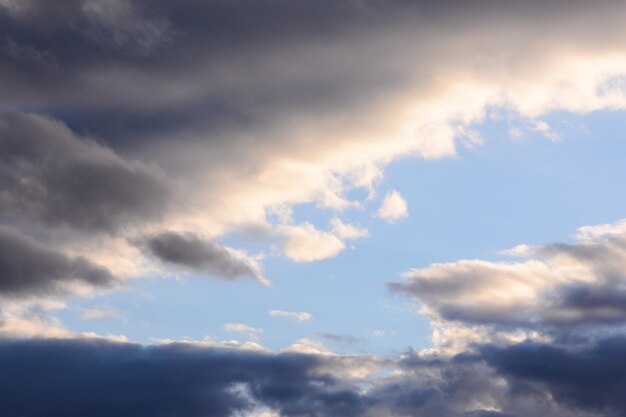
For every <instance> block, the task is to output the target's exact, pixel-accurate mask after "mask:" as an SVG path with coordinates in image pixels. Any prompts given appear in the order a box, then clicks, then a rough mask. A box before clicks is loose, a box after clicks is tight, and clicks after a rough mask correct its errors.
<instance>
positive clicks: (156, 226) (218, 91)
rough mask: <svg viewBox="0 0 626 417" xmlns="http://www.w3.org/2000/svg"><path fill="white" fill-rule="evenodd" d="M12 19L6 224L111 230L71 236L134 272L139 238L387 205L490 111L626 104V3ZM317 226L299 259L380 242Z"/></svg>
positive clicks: (139, 8) (298, 7)
mask: <svg viewBox="0 0 626 417" xmlns="http://www.w3.org/2000/svg"><path fill="white" fill-rule="evenodd" d="M0 5H1V7H0V83H1V84H2V85H3V87H4V88H3V94H2V97H0V107H2V108H3V109H5V110H6V111H8V112H9V113H8V115H5V116H3V118H4V119H5V121H4V122H3V125H2V135H3V137H4V139H3V140H4V142H2V144H3V145H2V146H3V149H2V155H3V157H4V155H10V156H7V157H4V158H3V159H2V166H3V167H7V168H6V169H5V170H2V171H1V176H0V180H1V181H2V185H3V187H2V192H1V199H0V218H2V219H3V222H5V223H7V222H18V221H19V222H22V223H29V224H28V225H27V226H29V227H34V226H35V224H39V223H41V225H40V226H41V228H43V229H46V230H38V233H41V235H42V236H43V237H44V238H47V239H51V238H50V236H49V233H50V231H49V230H47V228H57V227H59V226H63V227H68V228H71V229H77V230H82V231H87V232H89V233H84V234H86V235H90V236H91V235H92V233H91V231H93V230H99V231H106V232H108V233H113V234H114V237H115V238H116V239H111V240H109V241H106V240H104V239H101V238H97V237H94V239H96V240H97V242H88V243H86V242H85V240H86V239H87V238H86V237H85V236H81V237H80V238H76V237H75V236H65V237H64V239H62V240H63V245H64V246H72V247H73V250H77V249H75V248H76V247H82V246H89V247H90V248H92V247H93V248H95V250H94V251H92V252H93V254H94V256H96V255H97V256H100V257H102V253H103V252H108V255H107V256H108V257H109V258H111V259H114V258H115V257H116V255H117V258H118V259H119V264H131V263H133V262H135V263H136V264H140V263H142V262H144V261H145V260H144V259H141V258H138V257H136V254H131V253H130V252H123V251H122V252H120V253H117V254H115V253H113V252H114V251H115V248H117V247H121V246H123V245H117V244H116V245H114V244H111V242H120V241H124V240H125V239H127V238H129V237H133V236H135V235H137V233H139V234H140V235H141V234H146V233H151V234H153V233H159V232H162V231H164V230H193V231H197V232H198V233H201V234H202V235H205V236H211V237H219V236H221V235H223V234H225V233H228V232H229V231H232V230H233V229H236V228H237V227H240V226H241V227H243V226H245V225H249V224H267V220H268V219H267V218H268V213H269V212H270V211H271V210H272V209H273V208H275V207H277V206H280V205H283V206H287V207H289V206H291V205H294V204H300V203H315V204H316V205H317V206H318V207H323V208H330V209H332V210H337V211H340V210H343V209H346V208H349V207H354V206H357V205H358V204H359V202H355V201H350V200H349V199H348V198H347V197H346V195H347V193H346V192H347V191H348V190H350V189H351V188H354V187H364V188H366V189H368V190H369V191H370V197H371V196H372V195H373V187H374V185H375V182H376V181H377V180H379V179H380V177H381V176H382V170H383V168H384V166H385V164H387V163H389V162H390V161H392V160H394V159H395V158H398V157H401V156H407V155H414V156H421V157H424V158H438V157H444V156H451V155H454V154H455V141H456V139H458V138H459V137H461V136H464V135H465V136H468V135H469V136H472V135H471V131H470V129H469V127H470V125H471V124H474V123H480V122H481V121H483V120H484V119H485V117H486V116H487V113H488V109H492V108H505V109H508V110H510V111H511V112H514V113H517V114H519V115H520V116H522V117H525V118H528V119H529V120H533V121H534V120H540V117H542V116H543V115H544V114H546V113H547V112H550V111H553V110H566V111H576V112H588V111H593V110H597V109H604V108H611V109H620V108H624V104H625V100H624V91H623V82H622V81H623V75H624V74H625V73H626V59H624V46H623V45H624V38H626V30H625V29H624V27H623V25H622V22H621V21H619V19H617V18H616V16H620V15H621V14H622V12H623V11H624V5H623V4H621V3H620V2H609V1H607V2H602V3H601V4H600V5H598V4H596V3H594V6H593V7H592V6H590V5H589V4H587V3H585V2H582V1H580V2H578V1H577V2H574V3H571V4H569V5H568V7H567V10H563V8H562V7H559V6H560V3H559V2H558V1H548V2H536V1H529V2H525V3H524V4H523V5H512V4H511V3H508V2H499V3H497V4H489V5H487V4H486V3H484V2H481V1H469V2H461V3H458V4H457V3H455V2H431V3H424V4H422V3H419V4H413V3H410V2H404V1H389V2H380V1H377V0H366V1H364V2H347V3H345V2H344V3H337V2H333V1H327V0H324V1H315V2H312V1H311V2H309V1H305V2H297V3H293V4H291V3H290V4H285V3H284V2H270V3H269V4H265V5H263V6H260V5H259V4H257V3H256V2H254V1H250V0H244V1H241V2H226V3H224V2H219V1H207V2H201V3H200V2H192V1H179V2H176V4H173V3H171V2H164V1H160V0H157V1H135V2H132V3H128V2H122V1H117V0H116V1H108V2H104V1H97V0H85V1H79V0H72V1H65V2H62V3H59V4H55V5H54V6H51V4H50V3H49V2H46V1H41V0H31V1H27V2H14V1H9V0H4V1H2V3H0ZM243 9H245V10H246V11H247V12H246V13H241V10H243ZM252 16H253V17H252ZM555 21H558V23H556V24H555ZM435 22H436V23H435ZM598 22H602V24H601V25H600V24H598ZM433 39H436V46H435V44H434V41H433ZM530 63H532V65H531V64H530ZM25 109H26V110H28V111H30V112H32V113H28V114H23V113H19V112H23V111H24V110H25ZM34 113H41V114H47V115H48V116H46V117H43V116H35V115H34ZM55 119H58V120H60V121H62V122H63V123H64V124H62V123H60V122H55V121H54V120H55ZM539 127H541V126H539ZM544 130H545V129H544ZM84 132H87V133H89V137H91V138H96V139H97V141H98V143H96V142H94V140H90V139H87V138H86V137H85V136H84V135H83V133H84ZM468 132H470V133H468ZM18 137H20V138H21V137H24V138H26V139H24V141H23V144H25V145H26V144H27V145H28V147H27V148H28V149H26V148H24V149H22V151H20V152H26V150H28V152H27V153H26V154H19V155H18V154H16V153H15V152H17V151H18V150H19V149H21V148H19V147H16V146H17V145H16V143H21V142H19V141H18V140H17V139H16V138H18ZM7 138H8V139H7ZM42 138H46V139H45V140H44V139H42ZM383 139H384V140H383ZM7 140H8V142H7ZM4 147H6V149H5V148H4ZM55 150H56V151H55ZM44 155H45V157H44ZM173 184H175V186H173ZM392 213H400V212H397V211H393V210H392ZM397 215H399V214H397ZM270 226H272V225H270ZM38 227H39V226H38ZM302 228H304V229H307V226H306V225H304V226H301V227H300V229H284V230H285V233H286V234H288V235H290V236H292V237H287V243H286V245H285V252H286V255H287V256H289V257H292V258H293V259H296V260H300V261H313V260H319V259H324V258H328V257H331V256H334V255H336V254H337V253H338V252H339V251H340V250H341V249H342V248H343V246H345V244H344V243H343V242H341V240H342V239H343V238H342V237H341V236H340V235H341V234H342V233H343V234H345V235H346V238H347V237H348V235H350V236H356V235H355V233H356V234H357V235H361V234H364V232H357V231H355V230H348V229H347V228H345V227H336V233H335V236H334V237H333V236H331V235H330V234H324V233H326V232H319V231H318V232H317V233H316V232H311V231H310V230H302ZM136 229H141V230H139V231H138V230H136ZM277 229H278V231H277V233H281V227H280V225H279V226H277ZM303 232H308V233H303ZM305 234H308V235H309V236H304V235H305ZM313 241H317V242H320V243H323V247H324V250H323V251H322V252H319V251H318V252H317V253H314V251H313V249H311V242H313ZM126 269H128V270H130V269H132V268H126ZM137 269H140V268H137Z"/></svg>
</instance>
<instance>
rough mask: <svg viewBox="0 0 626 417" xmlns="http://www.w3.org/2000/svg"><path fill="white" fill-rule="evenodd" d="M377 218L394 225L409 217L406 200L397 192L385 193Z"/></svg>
mask: <svg viewBox="0 0 626 417" xmlns="http://www.w3.org/2000/svg"><path fill="white" fill-rule="evenodd" d="M377 216H378V217H380V218H381V219H384V220H386V221H387V222H388V223H396V222H398V221H400V220H404V219H406V218H408V217H409V208H408V206H407V204H406V200H405V199H404V198H403V197H402V195H401V194H400V193H399V192H397V191H391V192H389V193H387V195H386V196H385V199H384V200H383V202H382V204H381V205H380V208H379V209H378V213H377Z"/></svg>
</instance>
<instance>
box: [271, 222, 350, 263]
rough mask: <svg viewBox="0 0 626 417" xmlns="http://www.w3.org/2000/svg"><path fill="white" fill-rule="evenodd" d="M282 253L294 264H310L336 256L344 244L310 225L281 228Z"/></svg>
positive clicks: (335, 237)
mask: <svg viewBox="0 0 626 417" xmlns="http://www.w3.org/2000/svg"><path fill="white" fill-rule="evenodd" d="M281 233H282V234H283V236H285V239H286V241H285V243H284V249H283V250H284V252H285V255H287V256H288V257H289V258H291V259H293V260H294V261H296V262H311V261H319V260H321V259H327V258H332V257H334V256H337V255H338V254H339V252H341V251H342V250H343V249H344V248H345V247H346V245H345V243H344V242H343V241H342V240H341V239H340V238H339V237H337V236H336V235H335V234H333V233H329V232H324V231H321V230H318V229H316V228H315V226H313V225H312V224H310V223H305V224H303V225H288V226H287V225H286V226H281Z"/></svg>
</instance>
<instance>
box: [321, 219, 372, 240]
mask: <svg viewBox="0 0 626 417" xmlns="http://www.w3.org/2000/svg"><path fill="white" fill-rule="evenodd" d="M330 223H331V225H332V226H333V232H334V233H335V234H336V235H337V236H339V237H340V238H342V239H358V238H362V237H367V236H368V234H369V232H368V231H367V229H363V228H361V227H359V226H355V225H353V224H346V223H344V222H342V221H341V219H339V218H338V217H333V218H332V219H331V220H330Z"/></svg>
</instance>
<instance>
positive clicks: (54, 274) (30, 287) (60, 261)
mask: <svg viewBox="0 0 626 417" xmlns="http://www.w3.org/2000/svg"><path fill="white" fill-rule="evenodd" d="M115 282H116V279H115V277H113V276H112V275H111V274H110V273H109V272H108V271H107V270H105V269H103V268H101V267H98V266H96V265H94V264H92V263H90V262H89V261H87V260H85V259H83V258H80V257H68V256H65V255H63V254H62V253H59V252H56V251H54V250H52V249H49V248H46V247H44V246H42V245H41V244H39V243H37V242H35V241H34V240H31V239H28V238H25V237H23V236H20V235H18V234H16V233H14V232H12V231H10V230H8V229H6V228H4V227H2V226H0V296H6V297H16V296H32V295H50V294H56V293H59V292H62V291H63V290H64V287H65V286H66V285H68V284H72V283H83V284H87V285H90V286H96V287H111V286H112V285H113V284H114V283H115Z"/></svg>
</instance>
